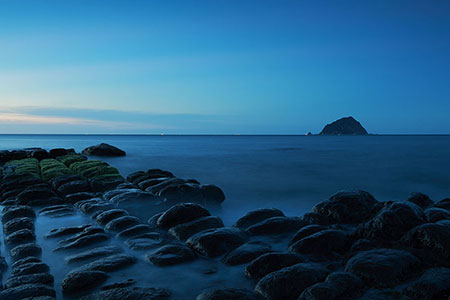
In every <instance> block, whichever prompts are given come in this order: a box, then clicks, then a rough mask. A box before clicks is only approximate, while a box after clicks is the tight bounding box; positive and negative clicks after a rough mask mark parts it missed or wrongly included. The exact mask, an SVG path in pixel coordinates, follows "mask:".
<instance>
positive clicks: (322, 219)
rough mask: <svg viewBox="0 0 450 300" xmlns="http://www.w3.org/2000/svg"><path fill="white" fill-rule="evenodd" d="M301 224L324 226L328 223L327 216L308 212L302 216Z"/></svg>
mask: <svg viewBox="0 0 450 300" xmlns="http://www.w3.org/2000/svg"><path fill="white" fill-rule="evenodd" d="M302 220H303V222H305V224H308V225H321V226H326V225H328V224H329V223H330V222H329V221H328V218H327V216H324V215H322V214H319V213H317V212H313V211H312V212H308V213H306V214H304V215H303V217H302Z"/></svg>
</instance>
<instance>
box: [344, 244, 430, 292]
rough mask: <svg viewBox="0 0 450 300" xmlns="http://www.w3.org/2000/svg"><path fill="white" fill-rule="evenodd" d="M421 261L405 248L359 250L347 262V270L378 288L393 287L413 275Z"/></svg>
mask: <svg viewBox="0 0 450 300" xmlns="http://www.w3.org/2000/svg"><path fill="white" fill-rule="evenodd" d="M420 266H421V263H420V261H419V260H418V259H417V257H415V256H414V255H412V254H411V253H409V252H407V251H404V250H394V249H375V250H368V251H363V252H359V253H358V254H356V255H355V256H353V257H352V258H351V259H349V261H348V262H347V264H346V266H345V271H346V272H350V273H353V274H354V275H356V276H358V277H359V278H361V279H362V280H363V281H364V282H365V283H366V284H368V285H369V286H372V287H376V288H385V287H393V286H395V285H396V284H399V283H401V282H402V281H403V280H405V279H407V278H408V277H411V276H412V275H413V274H414V272H417V270H419V269H420Z"/></svg>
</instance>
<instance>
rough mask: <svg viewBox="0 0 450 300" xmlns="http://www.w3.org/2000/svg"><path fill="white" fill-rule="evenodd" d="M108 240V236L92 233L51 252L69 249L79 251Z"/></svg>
mask: <svg viewBox="0 0 450 300" xmlns="http://www.w3.org/2000/svg"><path fill="white" fill-rule="evenodd" d="M107 240H108V236H107V235H106V234H104V233H94V234H89V235H86V236H82V237H80V238H78V239H76V240H74V241H73V242H70V243H67V244H65V245H64V246H61V247H58V248H56V249H55V250H53V251H61V250H69V249H81V248H84V247H87V246H91V245H95V244H98V243H102V242H104V241H107Z"/></svg>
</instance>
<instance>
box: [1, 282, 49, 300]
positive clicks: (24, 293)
mask: <svg viewBox="0 0 450 300" xmlns="http://www.w3.org/2000/svg"><path fill="white" fill-rule="evenodd" d="M40 296H50V297H53V298H55V297H56V293H55V291H54V290H53V288H51V287H49V286H47V285H43V284H24V285H20V286H16V287H13V288H9V289H5V290H2V291H0V299H2V300H18V299H24V298H27V297H33V299H37V297H40Z"/></svg>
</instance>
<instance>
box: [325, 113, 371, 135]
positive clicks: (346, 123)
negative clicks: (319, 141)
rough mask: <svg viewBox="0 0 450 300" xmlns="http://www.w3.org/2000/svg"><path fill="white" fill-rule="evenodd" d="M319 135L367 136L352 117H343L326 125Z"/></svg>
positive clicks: (365, 131) (364, 130)
mask: <svg viewBox="0 0 450 300" xmlns="http://www.w3.org/2000/svg"><path fill="white" fill-rule="evenodd" d="M320 135H368V133H367V130H366V129H365V128H364V127H363V126H362V125H361V123H359V122H358V121H356V120H355V119H354V118H353V117H345V118H341V119H339V120H336V121H334V122H333V123H330V124H327V125H326V126H325V127H324V128H323V129H322V131H321V132H320Z"/></svg>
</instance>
